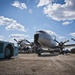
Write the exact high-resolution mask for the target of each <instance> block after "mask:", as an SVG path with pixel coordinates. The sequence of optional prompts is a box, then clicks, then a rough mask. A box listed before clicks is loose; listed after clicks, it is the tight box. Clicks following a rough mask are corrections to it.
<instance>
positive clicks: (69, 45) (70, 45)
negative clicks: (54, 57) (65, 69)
mask: <svg viewBox="0 0 75 75" xmlns="http://www.w3.org/2000/svg"><path fill="white" fill-rule="evenodd" d="M73 46H75V44H67V45H64V47H73Z"/></svg>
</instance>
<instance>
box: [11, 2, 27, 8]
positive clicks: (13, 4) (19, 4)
mask: <svg viewBox="0 0 75 75" xmlns="http://www.w3.org/2000/svg"><path fill="white" fill-rule="evenodd" d="M11 5H12V6H14V7H16V8H20V9H27V6H26V4H25V3H20V2H19V1H14V2H13V3H12V4H11Z"/></svg>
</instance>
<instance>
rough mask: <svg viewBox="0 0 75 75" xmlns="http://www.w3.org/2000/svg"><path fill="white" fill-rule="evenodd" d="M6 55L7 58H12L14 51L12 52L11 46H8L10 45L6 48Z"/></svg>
mask: <svg viewBox="0 0 75 75" xmlns="http://www.w3.org/2000/svg"><path fill="white" fill-rule="evenodd" d="M4 56H5V58H11V56H12V53H11V50H10V48H8V47H7V48H5V53H4Z"/></svg>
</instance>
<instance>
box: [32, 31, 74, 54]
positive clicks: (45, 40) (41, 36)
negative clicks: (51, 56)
mask: <svg viewBox="0 0 75 75" xmlns="http://www.w3.org/2000/svg"><path fill="white" fill-rule="evenodd" d="M67 42H69V40H66V41H64V42H62V41H61V42H58V41H57V40H56V39H53V38H52V37H51V35H50V34H49V33H47V32H46V31H44V30H39V31H36V33H35V34H34V45H35V46H34V45H33V46H34V48H35V49H36V50H37V53H38V55H41V53H43V52H51V51H59V53H60V54H64V51H63V49H64V48H65V47H71V46H75V44H67V45H65V43H67ZM56 43H58V45H57V44H56ZM43 47H44V48H48V50H43V49H42V48H43Z"/></svg>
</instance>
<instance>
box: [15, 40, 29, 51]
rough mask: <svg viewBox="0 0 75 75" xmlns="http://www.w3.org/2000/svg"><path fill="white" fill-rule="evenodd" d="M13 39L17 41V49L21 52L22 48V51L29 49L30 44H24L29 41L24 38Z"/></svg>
mask: <svg viewBox="0 0 75 75" xmlns="http://www.w3.org/2000/svg"><path fill="white" fill-rule="evenodd" d="M14 40H15V41H16V42H17V45H18V50H20V52H22V50H24V52H25V51H29V47H28V46H30V45H29V44H26V43H30V42H29V41H28V40H26V39H23V40H19V41H17V40H16V39H14Z"/></svg>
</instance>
